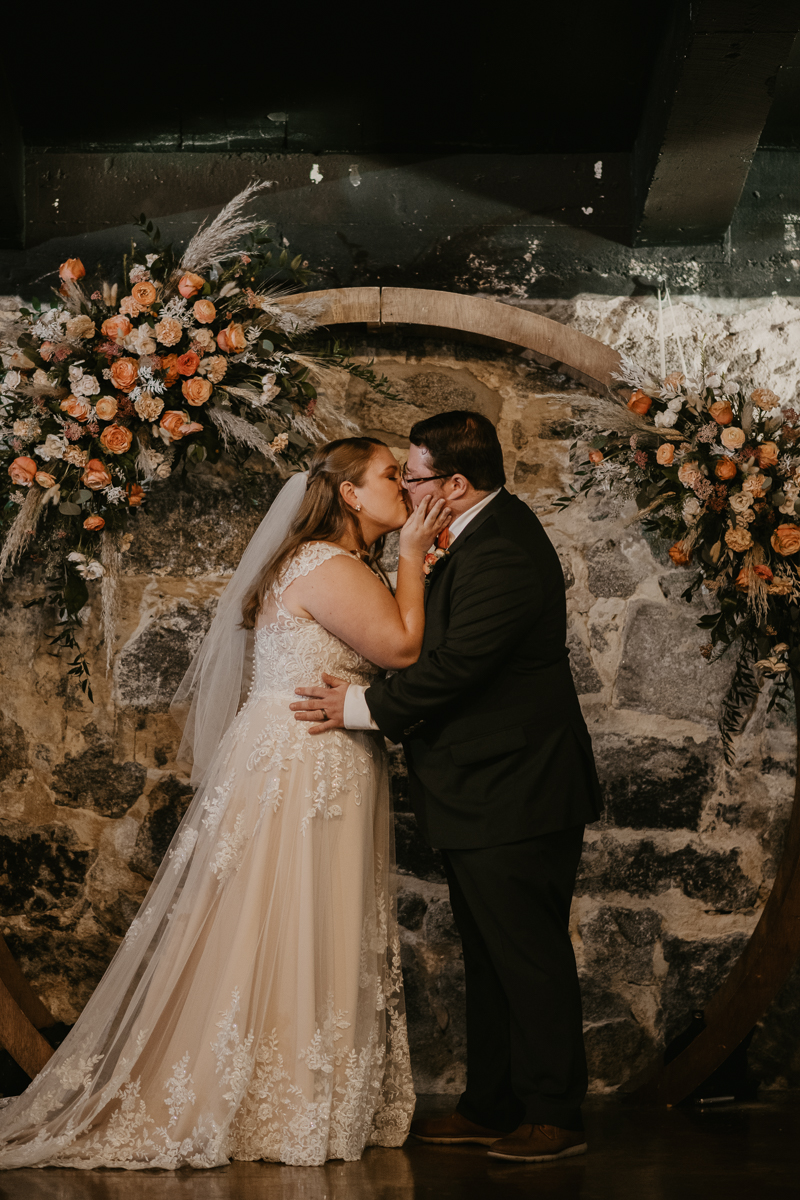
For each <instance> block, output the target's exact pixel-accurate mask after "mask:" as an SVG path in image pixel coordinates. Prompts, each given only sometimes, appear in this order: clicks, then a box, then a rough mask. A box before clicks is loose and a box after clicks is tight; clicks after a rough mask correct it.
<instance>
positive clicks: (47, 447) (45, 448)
mask: <svg viewBox="0 0 800 1200" xmlns="http://www.w3.org/2000/svg"><path fill="white" fill-rule="evenodd" d="M66 448H67V441H66V438H60V437H59V436H58V434H56V433H48V435H47V437H46V438H45V439H44V441H43V442H42V444H41V446H36V447H35V449H34V454H36V455H37V457H38V458H43V459H44V461H45V462H50V459H51V458H63V457H64V451H65V450H66Z"/></svg>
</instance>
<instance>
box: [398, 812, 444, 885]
mask: <svg viewBox="0 0 800 1200" xmlns="http://www.w3.org/2000/svg"><path fill="white" fill-rule="evenodd" d="M394 837H395V849H396V852H397V869H398V871H400V872H401V873H402V874H404V875H414V876H416V878H417V879H426V880H429V881H430V882H432V883H444V882H445V874H444V866H443V865H442V857H441V855H440V854H439V851H438V850H433V849H432V848H431V847H430V846H429V845H428V843H427V842H426V841H425V839H424V838H423V837H422V835H421V834H420V832H419V827H418V826H417V818H416V817H415V816H414V815H413V813H397V814H396V815H395V819H394Z"/></svg>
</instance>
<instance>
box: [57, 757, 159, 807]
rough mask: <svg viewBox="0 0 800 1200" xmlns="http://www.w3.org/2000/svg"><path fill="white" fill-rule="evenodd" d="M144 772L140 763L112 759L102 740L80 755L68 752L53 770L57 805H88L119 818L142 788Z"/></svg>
mask: <svg viewBox="0 0 800 1200" xmlns="http://www.w3.org/2000/svg"><path fill="white" fill-rule="evenodd" d="M146 779H147V771H146V769H145V767H143V766H142V764H141V763H137V762H124V763H117V762H114V758H113V752H112V749H111V748H110V747H109V746H108V745H107V744H106V743H104V742H101V743H100V744H99V745H96V746H90V747H89V749H88V750H85V751H84V752H83V753H82V754H77V755H74V756H73V755H67V757H66V758H65V759H64V761H63V762H62V763H59V765H58V766H57V767H56V768H55V770H54V771H53V784H52V786H53V791H54V792H55V794H56V797H57V799H56V804H63V805H65V806H66V807H67V808H88V809H91V810H93V811H94V812H99V813H102V814H103V816H104V817H122V816H124V815H125V813H126V812H127V811H128V809H129V808H130V807H131V806H132V805H134V804H135V803H136V801H137V800H138V799H139V796H140V795H141V794H142V791H143V790H144V785H145V781H146Z"/></svg>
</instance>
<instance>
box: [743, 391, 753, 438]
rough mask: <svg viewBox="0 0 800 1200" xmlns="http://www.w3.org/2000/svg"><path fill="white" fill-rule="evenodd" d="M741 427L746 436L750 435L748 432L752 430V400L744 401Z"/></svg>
mask: <svg viewBox="0 0 800 1200" xmlns="http://www.w3.org/2000/svg"><path fill="white" fill-rule="evenodd" d="M742 429H743V430H744V431H745V433H746V434H747V436H748V437H750V434H751V433H752V432H753V401H752V400H747V401H745V405H744V408H743V409H742Z"/></svg>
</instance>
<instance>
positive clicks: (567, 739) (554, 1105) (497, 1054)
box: [292, 412, 600, 1162]
mask: <svg viewBox="0 0 800 1200" xmlns="http://www.w3.org/2000/svg"><path fill="white" fill-rule="evenodd" d="M410 443H411V444H410V449H409V455H408V462H407V465H406V468H405V472H404V483H405V486H406V488H407V489H408V495H409V497H410V500H411V503H412V504H413V505H414V507H416V506H417V505H418V504H419V503H420V502H421V501H422V499H423V498H424V497H425V496H429V497H430V498H431V503H432V502H433V501H434V500H436V499H438V498H439V497H444V498H445V499H446V501H447V505H448V507H449V508H450V509H451V510H452V511H453V513H454V514H455V516H454V519H453V521H452V524H451V526H450V530H449V546H448V548H447V549H446V552H445V553H444V554H439V556H438V558H437V560H436V562H435V563H434V565H433V567H432V569H431V571H430V574H429V576H428V581H427V589H426V601H425V638H424V642H423V646H422V653H421V654H420V657H419V660H418V661H417V662H416V663H415V664H414V665H413V666H410V667H407V668H406V669H405V670H402V671H399V672H398V673H397V674H395V675H392V676H390V677H389V678H388V679H384V680H381V681H379V682H377V683H373V684H372V685H371V686H370V687H368V688H366V689H365V688H362V687H358V686H356V685H350V686H348V685H347V684H346V683H344V682H343V681H341V680H335V679H333V678H331V677H327V676H326V677H325V679H326V682H327V683H328V684H331V685H332V686H331V687H326V688H319V687H307V688H299V689H298V694H300V695H303V696H307V697H312V698H313V699H309V700H305V701H302V702H300V703H296V704H294V705H292V708H293V709H294V710H295V713H296V718H297V719H298V720H308V721H311V720H316V721H319V719H320V716H319V714H320V705H319V701H320V700H322V699H324V712H325V713H326V714H327V723H326V724H325V725H324V726H321V727H320V728H321V729H329V728H341V727H345V728H348V729H379V730H380V732H381V733H383V734H385V735H386V736H387V737H388V738H390V739H391V740H392V741H394V742H399V741H402V743H403V748H404V750H405V754H406V759H407V761H408V773H409V795H410V799H411V803H412V805H413V807H414V811H415V813H416V816H417V820H418V822H419V827H420V830H421V832H422V834H423V836H424V837H425V838H426V839H427V841H428V842H429V843H430V844H431V845H432V846H435V847H438V849H439V850H440V851H441V854H442V858H443V859H444V867H445V871H446V873H447V880H448V884H449V887H450V899H451V904H452V909H453V915H454V917H455V921H456V925H457V926H458V930H459V933H460V935H461V940H462V943H463V947H464V970H465V976H466V1001H467V1087H466V1091H465V1092H464V1094H463V1095H462V1097H461V1099H460V1100H459V1102H458V1105H457V1106H456V1110H455V1112H454V1113H452V1114H451V1115H450V1116H446V1117H439V1118H433V1119H423V1120H419V1121H416V1122H415V1123H414V1124H413V1125H412V1133H414V1134H415V1135H416V1136H417V1137H419V1138H421V1139H422V1140H423V1141H429V1142H438V1143H453V1142H479V1143H482V1144H486V1145H490V1150H489V1153H490V1154H491V1155H493V1156H495V1157H501V1158H504V1159H510V1160H514V1161H520V1162H534V1161H535V1162H538V1161H544V1160H547V1159H553V1158H561V1157H566V1156H568V1155H573V1154H581V1153H583V1152H584V1151H585V1149H586V1142H585V1139H584V1135H583V1122H582V1118H581V1111H580V1105H581V1102H582V1100H583V1098H584V1096H585V1094H586V1083H587V1075H586V1060H585V1055H584V1048H583V1034H582V1025H581V999H580V991H579V987H578V978H577V972H576V967H575V958H574V954H573V951H572V945H571V942H570V938H569V931H568V920H569V909H570V901H571V898H572V891H573V887H574V882H575V874H576V871H577V867H578V861H579V859H580V854H581V846H582V841H583V827H584V823H585V822H587V821H593V820H595V819H596V818H597V816H598V815H599V813H600V790H599V785H598V781H597V774H596V772H595V766H594V759H593V756H592V746H591V741H590V739H589V734H588V731H587V729H586V724H585V722H584V720H583V716H582V714H581V710H580V706H579V704H578V698H577V695H576V692H575V687H574V684H573V681H572V676H571V674H570V668H569V660H568V652H567V649H566V645H565V642H566V599H565V589H564V578H563V574H562V571H561V565H560V563H559V560H558V556H557V555H556V552H555V550H554V549H553V546H552V544H551V543H550V541H549V539H548V537H547V535H546V533H545V532H544V529H543V528H542V526H541V524H540V523H539V521H538V519H537V518H536V516H534V514H533V513H532V512H531V511H530V509H529V508H528V507H527V506H526V505H525V504H523V502H522V501H521V500H519V499H517V497H516V496H513V495H511V494H510V493H509V492H507V491H506V490H505V488H504V487H503V484H504V483H505V472H504V470H503V456H502V451H501V447H500V443H499V441H498V438H497V433H496V431H495V428H494V426H493V425H492V424H491V422H490V421H488V420H487V419H486V418H485V417H483V416H482V415H481V414H480V413H475V412H445V413H440V414H439V415H437V416H434V417H430V418H428V419H427V420H425V421H419V422H418V423H417V424H416V425H414V426H413V428H412V430H411V433H410ZM440 542H441V539H440Z"/></svg>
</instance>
